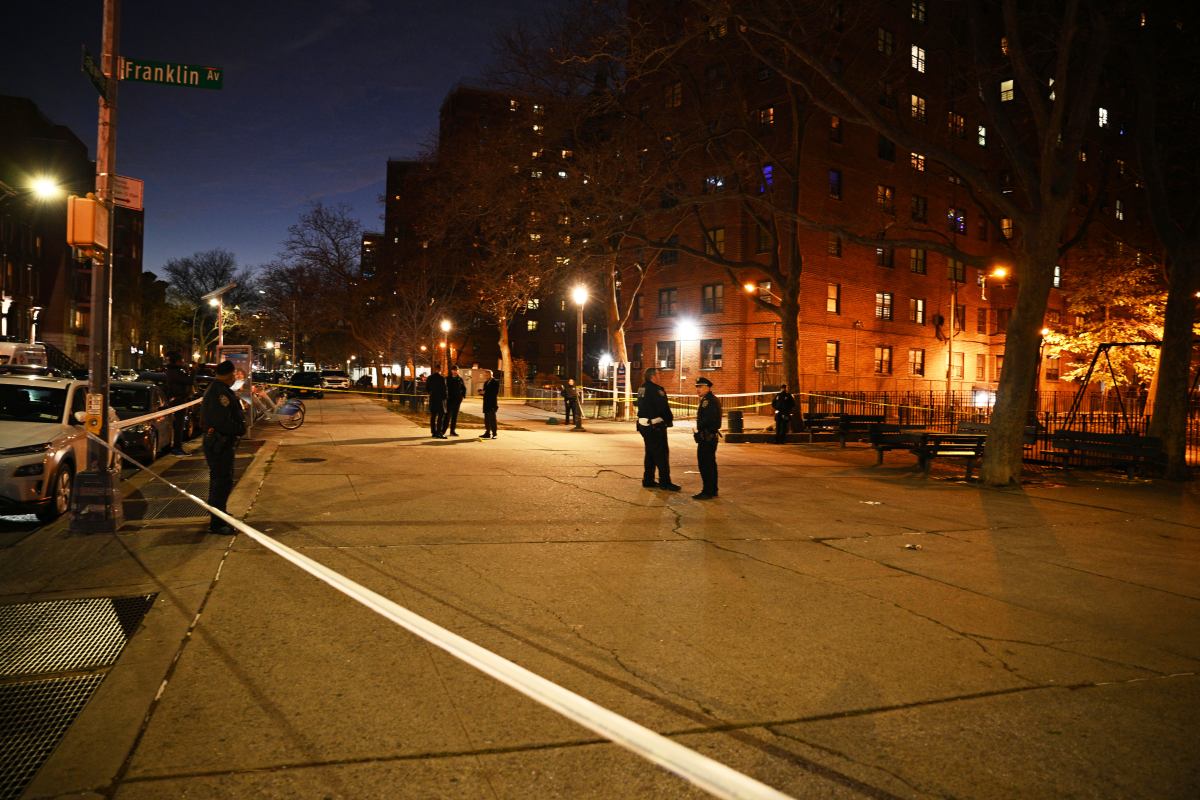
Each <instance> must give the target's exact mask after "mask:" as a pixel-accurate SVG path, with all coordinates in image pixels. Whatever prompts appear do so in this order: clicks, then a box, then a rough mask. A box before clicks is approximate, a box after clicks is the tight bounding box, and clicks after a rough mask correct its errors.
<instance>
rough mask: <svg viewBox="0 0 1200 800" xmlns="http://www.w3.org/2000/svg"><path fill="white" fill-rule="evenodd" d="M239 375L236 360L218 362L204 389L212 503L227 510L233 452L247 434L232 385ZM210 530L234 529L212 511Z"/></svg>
mask: <svg viewBox="0 0 1200 800" xmlns="http://www.w3.org/2000/svg"><path fill="white" fill-rule="evenodd" d="M234 379H235V376H234V371H233V362H232V361H222V362H221V363H220V364H218V365H217V375H216V377H215V378H213V380H212V383H210V384H209V385H208V389H207V390H206V391H205V392H204V401H203V403H201V406H200V407H201V414H202V415H203V420H204V460H205V461H207V462H208V504H209V505H210V506H212V507H213V508H216V509H220V510H221V511H225V510H226V509H225V504H226V502H228V500H229V493H230V492H232V491H233V454H234V452H235V451H236V450H237V444H238V439H240V438H241V437H242V436H244V435H245V434H246V418H245V417H244V416H243V415H242V403H241V401H240V400H239V399H238V396H237V395H236V394H234V393H233V390H232V389H230V388H229V387H230V386H232V385H233V382H234ZM208 530H209V533H222V534H224V533H233V528H232V527H231V526H230V525H229V523H227V522H225V521H224V520H223V519H221V518H220V517H218V516H217V515H216V514H213V515H212V518H211V519H210V520H209V524H208Z"/></svg>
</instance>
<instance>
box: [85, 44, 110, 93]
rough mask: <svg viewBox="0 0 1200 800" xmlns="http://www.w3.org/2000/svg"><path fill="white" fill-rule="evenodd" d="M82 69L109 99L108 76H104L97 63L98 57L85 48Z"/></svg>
mask: <svg viewBox="0 0 1200 800" xmlns="http://www.w3.org/2000/svg"><path fill="white" fill-rule="evenodd" d="M82 69H83V72H84V74H86V75H87V76H88V80H90V81H91V82H92V86H95V87H96V91H97V92H99V93H100V96H101V97H103V98H104V99H105V100H107V99H108V78H106V77H104V73H103V72H102V71H101V70H100V67H99V66H97V64H96V59H94V58H92V54H91V53H89V52H88V51H87V48H86V47H84V48H83V64H82Z"/></svg>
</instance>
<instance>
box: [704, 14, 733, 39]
mask: <svg viewBox="0 0 1200 800" xmlns="http://www.w3.org/2000/svg"><path fill="white" fill-rule="evenodd" d="M728 33H729V23H728V22H727V21H726V19H725V17H719V18H717V19H714V20H713V21H712V22H709V23H708V39H709V41H712V40H714V39H724V38H725V36H726V34H728Z"/></svg>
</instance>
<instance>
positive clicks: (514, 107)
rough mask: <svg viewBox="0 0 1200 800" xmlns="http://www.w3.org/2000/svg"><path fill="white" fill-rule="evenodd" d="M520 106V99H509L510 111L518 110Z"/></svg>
mask: <svg viewBox="0 0 1200 800" xmlns="http://www.w3.org/2000/svg"><path fill="white" fill-rule="evenodd" d="M520 107H521V103H520V101H518V100H509V101H508V110H509V111H516V110H517V109H519V108H520Z"/></svg>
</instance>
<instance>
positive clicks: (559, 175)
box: [558, 169, 567, 178]
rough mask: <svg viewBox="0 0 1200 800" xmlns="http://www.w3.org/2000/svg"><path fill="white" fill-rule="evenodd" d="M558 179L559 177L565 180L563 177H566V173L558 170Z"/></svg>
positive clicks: (563, 170)
mask: <svg viewBox="0 0 1200 800" xmlns="http://www.w3.org/2000/svg"><path fill="white" fill-rule="evenodd" d="M558 177H560V178H565V177H567V171H566V170H565V169H560V170H559V171H558Z"/></svg>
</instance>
